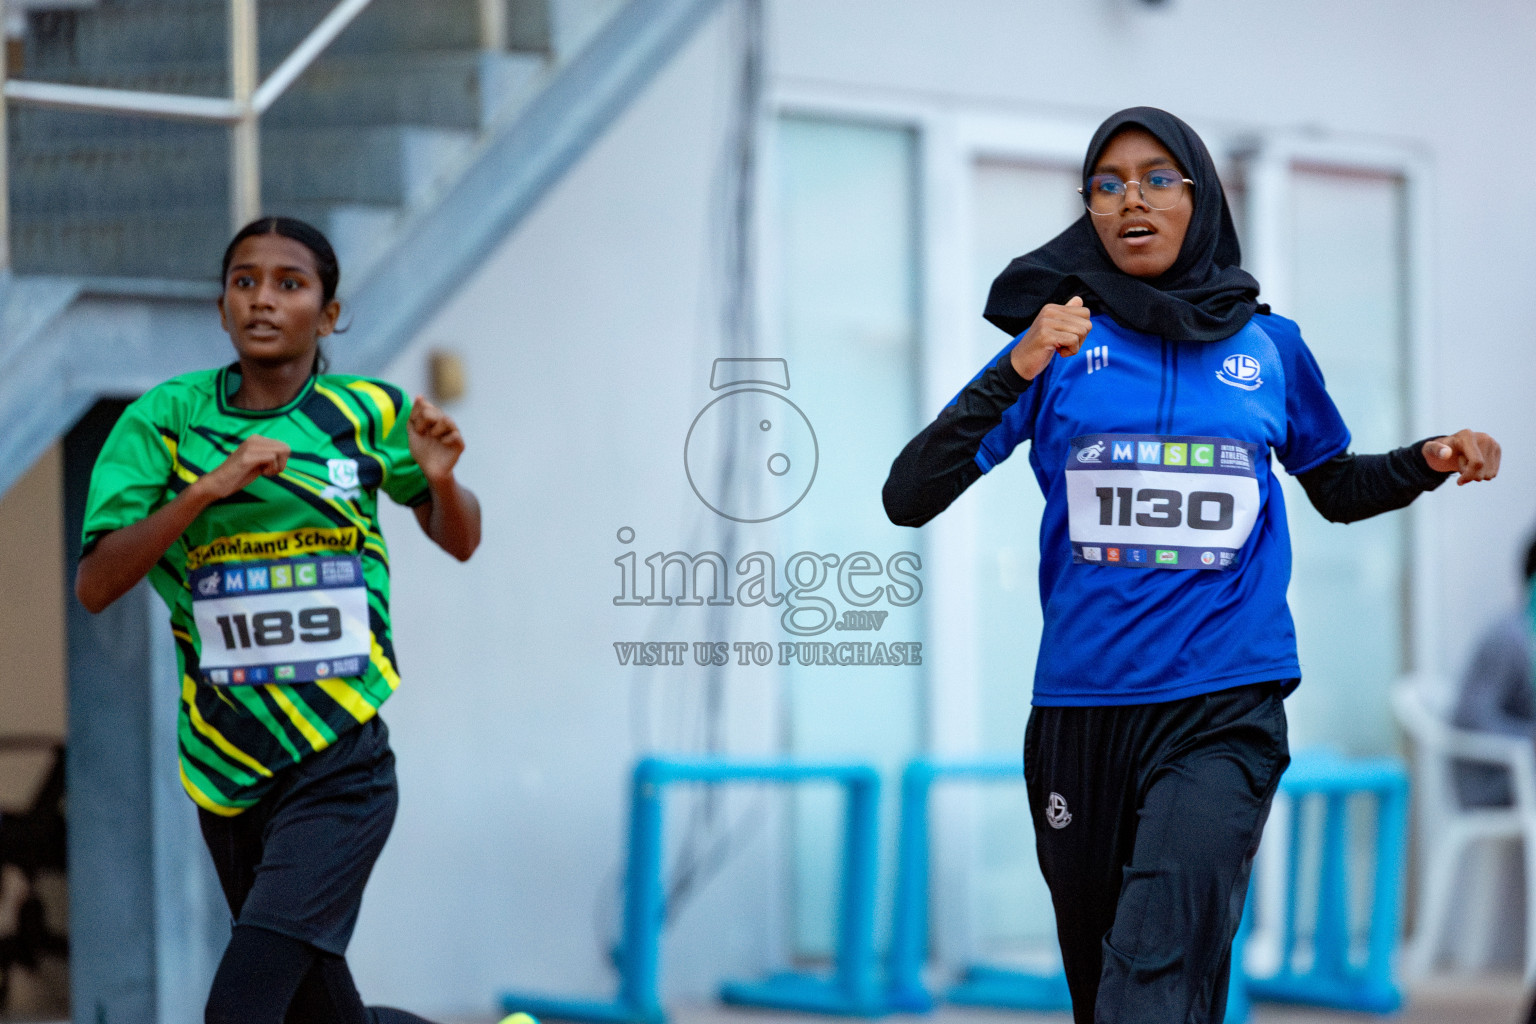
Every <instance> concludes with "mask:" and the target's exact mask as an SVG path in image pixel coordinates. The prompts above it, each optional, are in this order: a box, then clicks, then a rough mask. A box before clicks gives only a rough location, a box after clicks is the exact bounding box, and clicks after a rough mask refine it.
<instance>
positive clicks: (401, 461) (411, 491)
mask: <svg viewBox="0 0 1536 1024" xmlns="http://www.w3.org/2000/svg"><path fill="white" fill-rule="evenodd" d="M410 419H411V400H410V399H408V398H407V399H405V400H403V401H402V402H401V403H400V412H399V414H398V415H396V416H395V423H394V426H393V427H392V428H391V429H390V431H389V434H388V435H387V436H386V437H385V438H384V443H383V445H382V446H381V448H382V451H381V452H380V454H381V455H382V457H383V458H384V461H385V467H384V487H383V490H384V492H385V493H386V494H388V495H389V496H390V497H391V498H393V499H394V500H395V501H397V502H399V503H400V504H401V505H410V506H412V507H414V506H416V505H421V504H423V503H425V502H426V501H427V500H428V499H429V498H431V496H432V492H431V490H429V489H428V487H427V477H426V474H424V473H422V471H421V467H420V466H418V465H417V464H416V457H415V456H414V455H412V454H411V443H410V434H409V429H410V428H409V423H410Z"/></svg>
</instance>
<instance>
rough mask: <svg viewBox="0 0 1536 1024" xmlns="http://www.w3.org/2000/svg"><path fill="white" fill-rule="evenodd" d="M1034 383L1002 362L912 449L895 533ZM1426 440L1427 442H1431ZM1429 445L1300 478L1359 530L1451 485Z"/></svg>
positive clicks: (905, 458) (947, 499)
mask: <svg viewBox="0 0 1536 1024" xmlns="http://www.w3.org/2000/svg"><path fill="white" fill-rule="evenodd" d="M1030 384H1031V382H1030V381H1027V380H1025V379H1024V378H1023V377H1021V376H1019V374H1018V372H1017V371H1016V370H1014V368H1013V364H1012V363H1010V362H1009V361H1008V360H1007V359H999V360H998V361H997V362H996V363H995V364H994V365H992V366H990V367H988V368H987V370H986V371H985V372H983V373H982V375H981V376H980V377H978V378H976V380H974V381H972V382H971V384H970V385H969V386H968V387H966V389H965V390H964V391H962V392H960V396H959V397H958V398H957V399H955V402H954V404H953V405H949V406H946V407H945V408H944V410H943V411H942V412H940V413H939V415H938V418H937V419H935V420H934V421H933V422H932V423H930V424H928V426H926V427H924V428H923V430H922V431H921V432H920V433H919V434H918V435H917V436H916V437H914V438H913V439H912V440H911V441H908V442H907V446H906V447H905V448H903V449H902V450H901V454H900V455H898V456H896V461H895V462H893V463H891V472H890V475H889V476H888V477H886V480H885V488H884V489H883V490H882V492H881V497H882V499H883V500H884V502H885V514H886V515H887V516H889V517H890V520H891V522H893V523H895V524H896V525H897V526H922V525H923V524H924V523H926V522H928V520H930V519H932V518H933V517H934V516H936V515H938V514H939V513H940V512H942V511H944V510H945V509H946V508H948V507H949V506H950V504H951V503H953V502H954V500H955V499H956V498H958V497H960V495H961V494H962V493H964V491H965V489H966V488H967V487H969V486H971V484H973V483H975V482H976V480H977V479H978V478H979V477H980V476H981V467H980V466H978V465H976V452H977V451H978V450H979V449H980V448H981V441H982V438H984V437H986V436H987V433H988V432H989V431H991V430H992V428H993V427H996V426H997V425H998V423H1000V422H1002V418H1003V414H1004V413H1005V412H1007V411H1008V409H1009V407H1011V406H1012V405H1013V404H1014V402H1016V401H1018V398H1019V395H1021V394H1023V393H1024V391H1025V389H1027V388H1028V387H1029V386H1030ZM1425 440H1428V438H1426V439H1425ZM1423 449H1424V441H1418V442H1415V443H1413V444H1410V445H1406V446H1404V447H1402V448H1397V449H1394V450H1392V451H1390V452H1387V453H1385V454H1383V455H1355V454H1354V453H1352V452H1345V453H1343V454H1341V455H1336V456H1334V457H1333V458H1331V459H1329V460H1328V461H1327V462H1325V463H1323V464H1322V465H1320V466H1316V467H1314V468H1312V469H1309V470H1307V471H1306V472H1305V473H1302V474H1300V475H1298V476H1297V478H1296V479H1297V480H1299V481H1300V482H1301V486H1302V488H1303V489H1304V490H1306V492H1307V497H1308V498H1309V499H1311V501H1312V506H1313V507H1314V508H1316V509H1317V510H1318V512H1320V513H1322V516H1323V518H1324V519H1327V520H1329V521H1330V522H1335V523H1353V522H1357V521H1359V520H1361V519H1369V518H1370V517H1371V516H1375V515H1380V514H1381V513H1383V512H1390V511H1392V510H1393V509H1399V508H1403V507H1405V506H1406V505H1408V504H1409V503H1410V502H1412V501H1413V499H1414V498H1417V497H1418V496H1419V495H1420V494H1422V493H1424V492H1425V491H1432V490H1434V489H1435V488H1436V487H1439V486H1440V485H1441V484H1442V483H1444V482H1445V478H1446V477H1447V476H1449V475H1450V474H1448V473H1439V472H1436V471H1435V470H1433V469H1430V468H1429V463H1428V462H1426V461H1425V459H1424V450H1423Z"/></svg>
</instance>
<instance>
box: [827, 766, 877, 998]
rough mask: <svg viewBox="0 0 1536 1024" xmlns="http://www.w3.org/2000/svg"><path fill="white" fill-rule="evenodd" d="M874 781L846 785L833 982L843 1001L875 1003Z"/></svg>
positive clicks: (858, 779)
mask: <svg viewBox="0 0 1536 1024" xmlns="http://www.w3.org/2000/svg"><path fill="white" fill-rule="evenodd" d="M879 801H880V789H879V781H878V779H875V778H855V779H851V780H849V783H848V824H847V827H846V828H845V829H844V830H843V892H842V904H843V906H842V915H841V920H839V921H838V923H837V931H838V941H837V946H838V952H837V984H838V987H840V988H841V989H842V990H843V994H844V995H845V996H846V997H847V999H848V1001H849V1003H850V1004H851V1005H855V1006H872V1005H874V1004H875V1003H876V1001H877V998H878V994H877V985H876V982H875V934H874V927H873V923H874V919H875V885H876V871H877V863H876V861H877V858H878V856H879V849H878V833H879V828H880V824H879V814H880V806H879Z"/></svg>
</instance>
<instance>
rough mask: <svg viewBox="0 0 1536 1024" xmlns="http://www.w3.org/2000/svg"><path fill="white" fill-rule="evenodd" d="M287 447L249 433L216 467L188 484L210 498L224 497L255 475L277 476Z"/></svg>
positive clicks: (243, 487)
mask: <svg viewBox="0 0 1536 1024" xmlns="http://www.w3.org/2000/svg"><path fill="white" fill-rule="evenodd" d="M291 451H292V449H290V448H289V447H288V446H287V445H286V444H284V443H283V442H281V441H277V440H274V439H272V438H270V437H262V436H261V435H260V434H252V435H251V436H250V437H248V438H246V439H245V440H244V441H241V442H240V447H238V448H236V449H235V450H234V451H232V452H230V453H229V458H227V459H225V460H224V461H223V462H221V463H219V467H218V468H217V469H214V470H211V471H209V472H207V473H204V474H203V475H202V476H201V477H199V478H198V480H197V483H195V484H193V485H192V487H193V488H195V489H196V490H197V492H198V493H199V494H200V495H201V496H202V497H204V498H206V499H207V500H208V501H210V502H213V501H218V500H219V499H220V498H227V497H229V496H230V495H231V494H234V493H235V492H237V491H243V490H245V488H246V487H247V486H248V485H249V484H250V483H251V481H253V480H255V479H256V478H257V477H259V476H277V475H278V474H279V473H281V472H282V471H283V470H284V469H285V468H287V466H288V455H289V453H290V452H291Z"/></svg>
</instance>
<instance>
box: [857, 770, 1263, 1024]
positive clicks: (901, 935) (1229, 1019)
mask: <svg viewBox="0 0 1536 1024" xmlns="http://www.w3.org/2000/svg"><path fill="white" fill-rule="evenodd" d="M940 780H950V781H959V780H966V781H974V782H1018V783H1022V782H1023V781H1024V773H1023V770H1022V769H1021V767H1020V765H1019V763H1018V762H1017V761H932V760H928V759H925V758H919V759H917V760H914V761H912V762H910V763H909V764H908V765H907V769H906V771H905V772H903V773H902V777H901V833H900V837H899V839H898V845H897V864H896V899H895V904H894V907H893V909H892V922H891V949H890V954H889V957H888V958H887V961H886V988H885V994H886V1003H887V1006H888V1007H889V1008H890V1009H891V1010H899V1011H905V1012H916V1013H923V1012H927V1011H929V1010H931V1009H933V1006H934V999H933V996H932V994H931V993H929V991H928V989H927V987H926V986H925V985H924V984H923V980H922V970H923V964H924V963H925V962H926V960H927V959H928V877H929V869H928V849H929V827H928V810H929V800H928V798H929V794H930V791H931V790H932V788H933V784H934V783H935V782H937V781H940ZM1246 926H1247V916H1246V915H1245V917H1244V927H1243V928H1242V929H1240V930H1239V933H1238V940H1237V943H1236V945H1235V948H1237V949H1241V948H1243V947H1242V943H1243V942H1244V940H1245V938H1246ZM944 999H945V1001H946V1002H949V1003H957V1004H964V1005H969V1006H988V1007H996V1008H1001V1009H1010V1010H1035V1011H1056V1010H1070V1009H1071V1008H1072V998H1071V994H1070V993H1069V992H1068V990H1067V978H1066V975H1065V974H1063V973H1062V971H1061V969H1060V968H1059V967H1058V968H1057V969H1056V970H1054V971H1045V972H1031V971H1020V970H1013V969H1005V968H1000V967H990V966H985V965H972V966H970V967H967V968H966V969H965V971H964V972H963V973H962V975H961V978H960V981H959V982H958V983H957V984H956V985H954V986H953V987H951V988H950V989H949V991H948V992H946V993H945V995H944ZM1247 1019H1248V998H1247V993H1246V992H1245V991H1244V986H1243V982H1242V975H1241V974H1240V973H1239V972H1234V973H1233V983H1232V985H1231V988H1230V991H1229V994H1228V998H1227V1013H1226V1018H1225V1024H1242V1022H1243V1021H1246V1020H1247Z"/></svg>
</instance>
